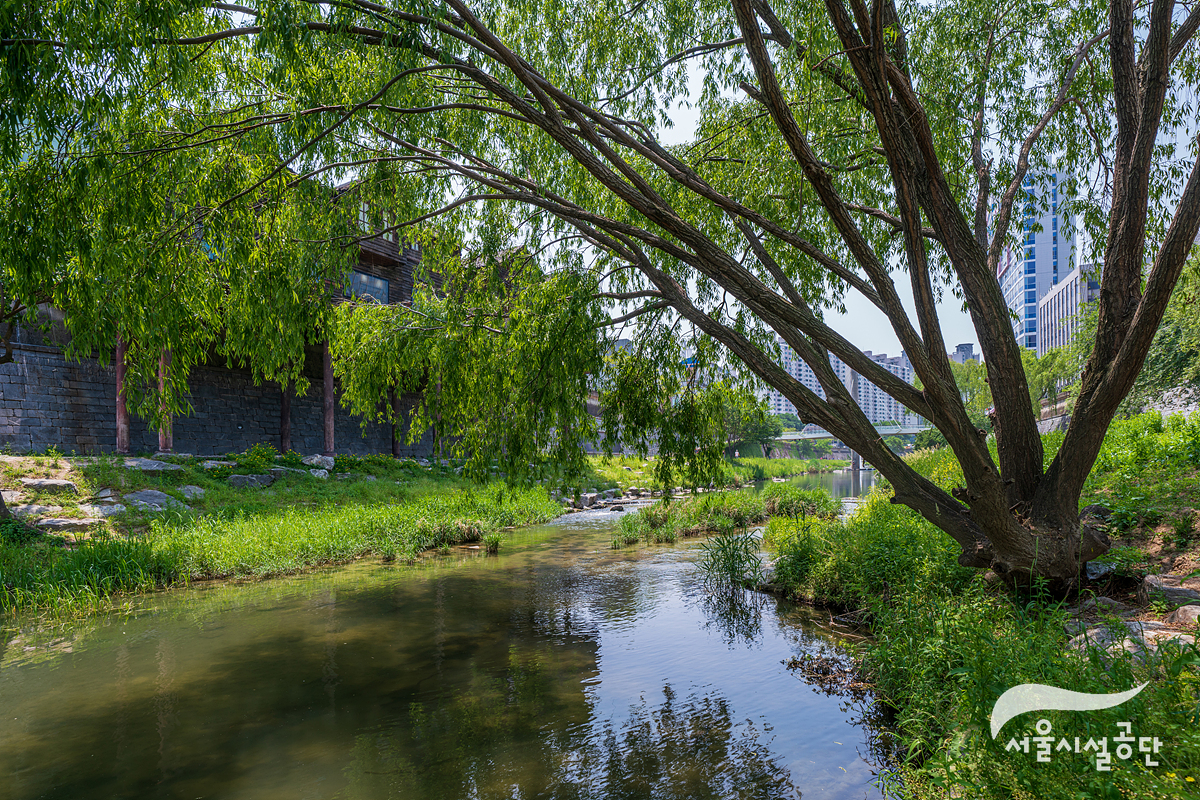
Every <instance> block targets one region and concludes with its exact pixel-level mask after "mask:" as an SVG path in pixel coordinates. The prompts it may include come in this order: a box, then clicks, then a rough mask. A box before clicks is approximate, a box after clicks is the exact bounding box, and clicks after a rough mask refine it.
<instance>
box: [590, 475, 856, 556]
mask: <svg viewBox="0 0 1200 800" xmlns="http://www.w3.org/2000/svg"><path fill="white" fill-rule="evenodd" d="M841 507H842V506H841V502H840V501H838V500H836V499H835V498H833V497H832V496H831V495H830V494H829V492H827V491H825V490H824V489H801V488H799V487H797V486H789V485H787V484H772V485H770V486H767V487H766V488H764V489H763V490H762V491H761V492H754V491H750V490H741V491H735V492H709V493H706V494H701V495H695V496H692V497H687V498H684V499H682V500H679V499H669V498H668V499H666V500H661V501H659V502H657V503H655V504H653V505H651V506H647V507H646V508H642V509H639V510H638V511H637V512H635V513H633V514H627V515H625V516H624V517H622V518H621V523H620V528H619V530H618V531H617V533H616V534H614V536H613V547H624V546H627V545H631V544H636V543H637V542H639V541H645V542H646V543H647V544H651V543H663V542H674V541H675V540H676V539H678V538H679V537H681V536H699V535H701V534H732V533H735V532H737V531H744V530H745V529H746V528H747V527H749V526H751V525H757V524H759V523H761V522H763V521H765V520H766V519H767V517H768V516H770V515H775V514H779V515H785V516H790V517H804V516H808V515H816V516H821V517H823V518H833V517H836V516H837V514H838V513H839V512H840V511H841Z"/></svg>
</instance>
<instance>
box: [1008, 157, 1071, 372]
mask: <svg viewBox="0 0 1200 800" xmlns="http://www.w3.org/2000/svg"><path fill="white" fill-rule="evenodd" d="M1069 177H1070V176H1068V175H1067V174H1065V173H1049V174H1046V175H1041V176H1037V177H1034V176H1030V177H1027V178H1026V179H1025V185H1024V187H1023V189H1022V192H1021V196H1020V197H1019V198H1018V200H1017V202H1016V203H1015V204H1014V208H1013V221H1014V222H1015V221H1016V220H1017V219H1020V220H1021V237H1022V239H1021V249H1020V250H1017V251H1013V250H1012V249H1010V248H1005V252H1004V254H1003V255H1002V256H1001V259H1000V263H999V264H998V265H997V268H996V279H997V280H998V281H1000V289H1001V291H1002V292H1003V293H1004V300H1005V302H1006V303H1007V304H1008V307H1009V308H1010V309H1011V310H1012V311H1014V312H1015V313H1016V315H1017V320H1016V321H1014V322H1013V334H1014V335H1015V336H1016V337H1017V342H1018V343H1019V344H1020V345H1021V346H1022V347H1028V348H1029V349H1031V350H1038V351H1039V352H1044V351H1043V350H1042V349H1041V347H1040V343H1039V341H1038V301H1039V300H1041V299H1042V298H1043V297H1045V296H1046V294H1047V293H1048V292H1049V291H1050V290H1051V289H1052V288H1053V287H1054V286H1055V285H1057V284H1058V283H1059V280H1060V278H1065V277H1066V276H1067V275H1068V274H1070V273H1072V272H1073V271H1074V270H1075V226H1074V224H1073V220H1072V219H1071V217H1070V215H1069V214H1067V213H1065V212H1062V211H1061V210H1060V205H1061V202H1060V201H1061V200H1062V195H1061V193H1060V192H1059V187H1060V186H1061V185H1063V184H1064V183H1066V182H1067V181H1068V180H1069Z"/></svg>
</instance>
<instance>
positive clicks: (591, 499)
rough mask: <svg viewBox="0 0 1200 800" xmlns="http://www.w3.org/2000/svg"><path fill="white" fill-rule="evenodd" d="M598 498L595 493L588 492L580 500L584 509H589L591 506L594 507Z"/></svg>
mask: <svg viewBox="0 0 1200 800" xmlns="http://www.w3.org/2000/svg"><path fill="white" fill-rule="evenodd" d="M599 497H600V495H598V494H596V493H595V492H588V493H587V494H585V495H583V497H581V498H580V500H582V501H583V507H584V508H591V507H592V506H594V505H596V500H597V499H598V498H599Z"/></svg>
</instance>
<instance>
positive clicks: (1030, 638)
mask: <svg viewBox="0 0 1200 800" xmlns="http://www.w3.org/2000/svg"><path fill="white" fill-rule="evenodd" d="M1049 445H1050V446H1049V448H1048V449H1050V450H1051V455H1052V453H1053V451H1054V450H1055V449H1056V447H1057V445H1056V443H1055V442H1049ZM910 463H913V464H914V466H915V468H916V469H917V470H918V471H920V472H921V473H922V474H924V475H926V476H928V477H930V478H932V479H933V480H934V481H935V482H937V483H938V484H939V485H941V486H943V487H948V486H953V485H955V484H956V482H958V481H959V480H961V473H960V471H959V469H958V465H957V463H956V462H955V461H954V458H953V455H952V454H950V453H949V452H948V451H944V450H942V451H929V452H923V453H921V454H919V455H917V456H915V457H910ZM763 541H764V544H765V545H766V546H767V547H768V548H769V549H770V550H771V551H773V553H774V555H775V557H776V561H775V566H774V569H773V573H772V576H771V577H770V580H771V581H772V582H773V583H775V584H777V585H780V586H782V587H784V588H785V589H786V590H787V591H789V592H791V593H793V594H798V595H801V596H804V597H807V598H810V599H812V600H815V601H818V602H822V603H832V604H836V605H840V606H846V607H849V608H851V609H854V610H855V611H857V612H858V614H859V616H860V618H862V619H864V620H866V621H867V622H868V623H869V625H870V632H871V637H870V639H868V640H866V641H865V642H864V643H863V644H862V646H861V653H862V656H863V668H864V669H865V671H866V672H867V674H868V675H869V676H870V677H871V679H872V681H873V682H874V685H875V690H876V692H877V693H878V696H879V697H881V698H882V699H883V701H884V702H885V703H886V704H887V705H888V706H890V708H891V709H892V711H893V720H894V721H893V723H892V729H893V730H894V731H895V733H896V735H897V737H898V742H897V743H898V745H899V756H900V761H901V764H900V767H899V770H898V774H899V775H900V776H901V778H902V781H903V785H904V787H905V791H906V792H907V793H908V794H909V795H910V796H913V797H930V798H933V797H944V796H946V795H947V793H948V794H949V795H950V796H963V797H972V798H995V800H1000V798H1011V797H1025V796H1028V797H1038V798H1042V797H1046V798H1061V799H1062V800H1077V798H1079V797H1082V796H1088V797H1109V796H1112V797H1121V796H1125V797H1176V796H1184V791H1185V790H1184V787H1185V786H1190V784H1186V783H1185V782H1184V781H1183V778H1184V777H1186V776H1188V775H1197V774H1198V773H1200V735H1198V734H1197V733H1196V729H1195V727H1194V720H1195V714H1196V709H1197V708H1200V651H1198V650H1197V649H1196V648H1195V647H1194V646H1191V645H1187V646H1184V647H1182V648H1181V647H1178V646H1164V647H1163V648H1162V649H1161V650H1160V652H1159V654H1157V655H1155V656H1152V657H1151V658H1150V659H1149V661H1148V662H1147V663H1145V664H1142V663H1139V662H1138V661H1137V660H1135V659H1134V658H1132V657H1131V656H1130V655H1129V654H1125V653H1121V654H1119V655H1118V656H1117V657H1116V658H1115V659H1109V658H1106V657H1102V656H1101V655H1100V654H1097V653H1090V654H1085V655H1083V656H1076V655H1073V654H1070V653H1069V652H1067V651H1066V650H1065V642H1066V639H1067V635H1066V634H1065V633H1064V628H1063V625H1064V623H1065V622H1066V621H1067V615H1066V612H1065V609H1064V608H1063V607H1061V606H1060V605H1058V604H1057V603H1055V602H1053V601H1050V600H1047V599H1046V598H1041V597H1038V596H1034V597H1032V598H1024V599H1019V598H1016V597H1014V596H1011V595H1009V594H1007V593H1005V592H1003V591H1000V590H997V589H996V588H994V587H991V586H989V585H988V584H987V583H986V582H985V581H984V580H983V579H982V578H981V577H980V576H978V575H977V574H976V573H975V572H974V571H973V570H969V569H965V568H963V567H960V566H959V565H958V563H957V554H958V548H957V547H956V546H955V545H954V543H953V542H952V541H951V540H950V539H949V538H948V537H947V536H946V535H945V534H944V533H942V532H941V531H939V530H937V529H936V528H934V527H933V526H932V525H930V524H929V523H927V522H926V521H924V520H923V519H921V518H920V517H919V516H917V515H916V514H915V513H913V512H912V511H909V510H908V509H906V508H904V507H902V506H898V505H895V504H893V503H891V502H890V497H889V492H888V491H887V490H886V489H882V490H876V491H875V492H873V493H872V494H871V495H870V496H869V497H868V498H867V499H866V501H865V502H864V503H863V504H862V505H861V506H860V510H859V511H858V512H856V513H855V514H854V515H853V516H851V517H850V518H849V519H848V520H845V521H844V522H838V521H830V520H822V519H819V518H816V517H811V516H810V517H802V518H796V519H791V518H785V517H775V518H772V519H771V520H770V522H769V523H768V524H767V529H766V532H765V535H764V539H763ZM1100 560H1101V561H1107V562H1109V563H1113V564H1116V565H1117V567H1118V572H1119V573H1120V574H1121V575H1123V576H1126V577H1130V578H1137V577H1141V575H1143V574H1144V569H1145V566H1146V563H1145V554H1144V553H1142V552H1141V551H1139V550H1136V549H1134V548H1119V547H1118V548H1113V549H1112V550H1110V551H1109V553H1107V554H1106V555H1105V556H1104V557H1102V558H1101V559H1100ZM1145 681H1150V685H1149V686H1148V687H1147V689H1146V690H1145V691H1144V692H1143V693H1142V694H1141V695H1139V696H1138V698H1137V700H1136V701H1133V702H1132V703H1131V704H1129V705H1126V706H1122V707H1121V708H1120V709H1114V710H1112V711H1107V712H1087V713H1072V712H1044V713H1043V714H1042V715H1041V716H1043V717H1046V718H1047V719H1049V720H1050V721H1051V723H1052V724H1053V730H1054V732H1055V735H1056V736H1059V735H1061V736H1066V737H1068V738H1070V737H1071V736H1074V735H1080V736H1091V735H1096V736H1103V735H1109V736H1111V735H1114V734H1113V731H1115V730H1116V728H1115V722H1116V721H1118V720H1135V721H1136V727H1137V729H1138V730H1139V731H1141V732H1142V733H1141V735H1156V736H1159V737H1160V738H1161V739H1163V741H1164V742H1165V741H1167V740H1168V738H1167V737H1170V738H1169V740H1170V741H1172V742H1180V743H1181V744H1180V745H1177V746H1175V747H1173V748H1172V750H1171V752H1170V753H1165V751H1164V759H1162V760H1161V764H1162V766H1160V767H1158V768H1156V769H1153V770H1146V769H1138V768H1136V767H1134V766H1132V765H1131V764H1126V763H1122V764H1117V762H1116V760H1114V770H1113V772H1111V773H1098V772H1096V771H1095V770H1094V769H1093V768H1092V767H1091V765H1090V763H1089V762H1088V761H1087V760H1085V759H1081V758H1066V757H1056V758H1054V759H1053V761H1052V762H1051V763H1050V764H1042V763H1037V762H1036V761H1034V759H1033V758H1032V756H1029V757H1025V756H1024V754H1022V753H1016V754H1014V753H1011V752H1007V751H1005V750H1004V744H1005V742H1007V740H1008V738H1009V737H1016V738H1017V739H1018V740H1020V739H1021V737H1022V736H1025V735H1032V733H1031V728H1032V720H1031V719H1027V718H1019V719H1018V720H1015V721H1013V722H1010V723H1009V724H1008V725H1007V726H1006V727H1005V729H1004V731H1003V732H1002V733H1001V736H1000V738H999V739H998V740H996V741H993V740H992V738H991V736H990V734H989V715H990V714H991V711H992V707H993V705H994V704H995V702H996V699H997V698H998V697H999V695H1000V694H1001V693H1002V692H1004V691H1005V690H1006V689H1008V688H1011V687H1012V686H1015V685H1017V684H1021V683H1044V684H1051V685H1054V686H1061V687H1064V688H1068V689H1072V690H1075V691H1085V692H1097V693H1111V692H1117V691H1124V690H1126V689H1128V688H1130V687H1131V686H1134V685H1137V684H1140V683H1142V682H1145ZM1093 731H1100V733H1095V734H1093V733H1092V732H1093ZM1164 734H1165V735H1164Z"/></svg>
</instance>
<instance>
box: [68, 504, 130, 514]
mask: <svg viewBox="0 0 1200 800" xmlns="http://www.w3.org/2000/svg"><path fill="white" fill-rule="evenodd" d="M79 510H80V511H82V512H83V513H84V514H87V515H88V516H89V517H111V516H112V515H113V514H120V513H122V512H123V511H125V506H123V505H121V504H120V503H106V504H104V505H102V506H94V505H91V504H90V503H80V504H79Z"/></svg>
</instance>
